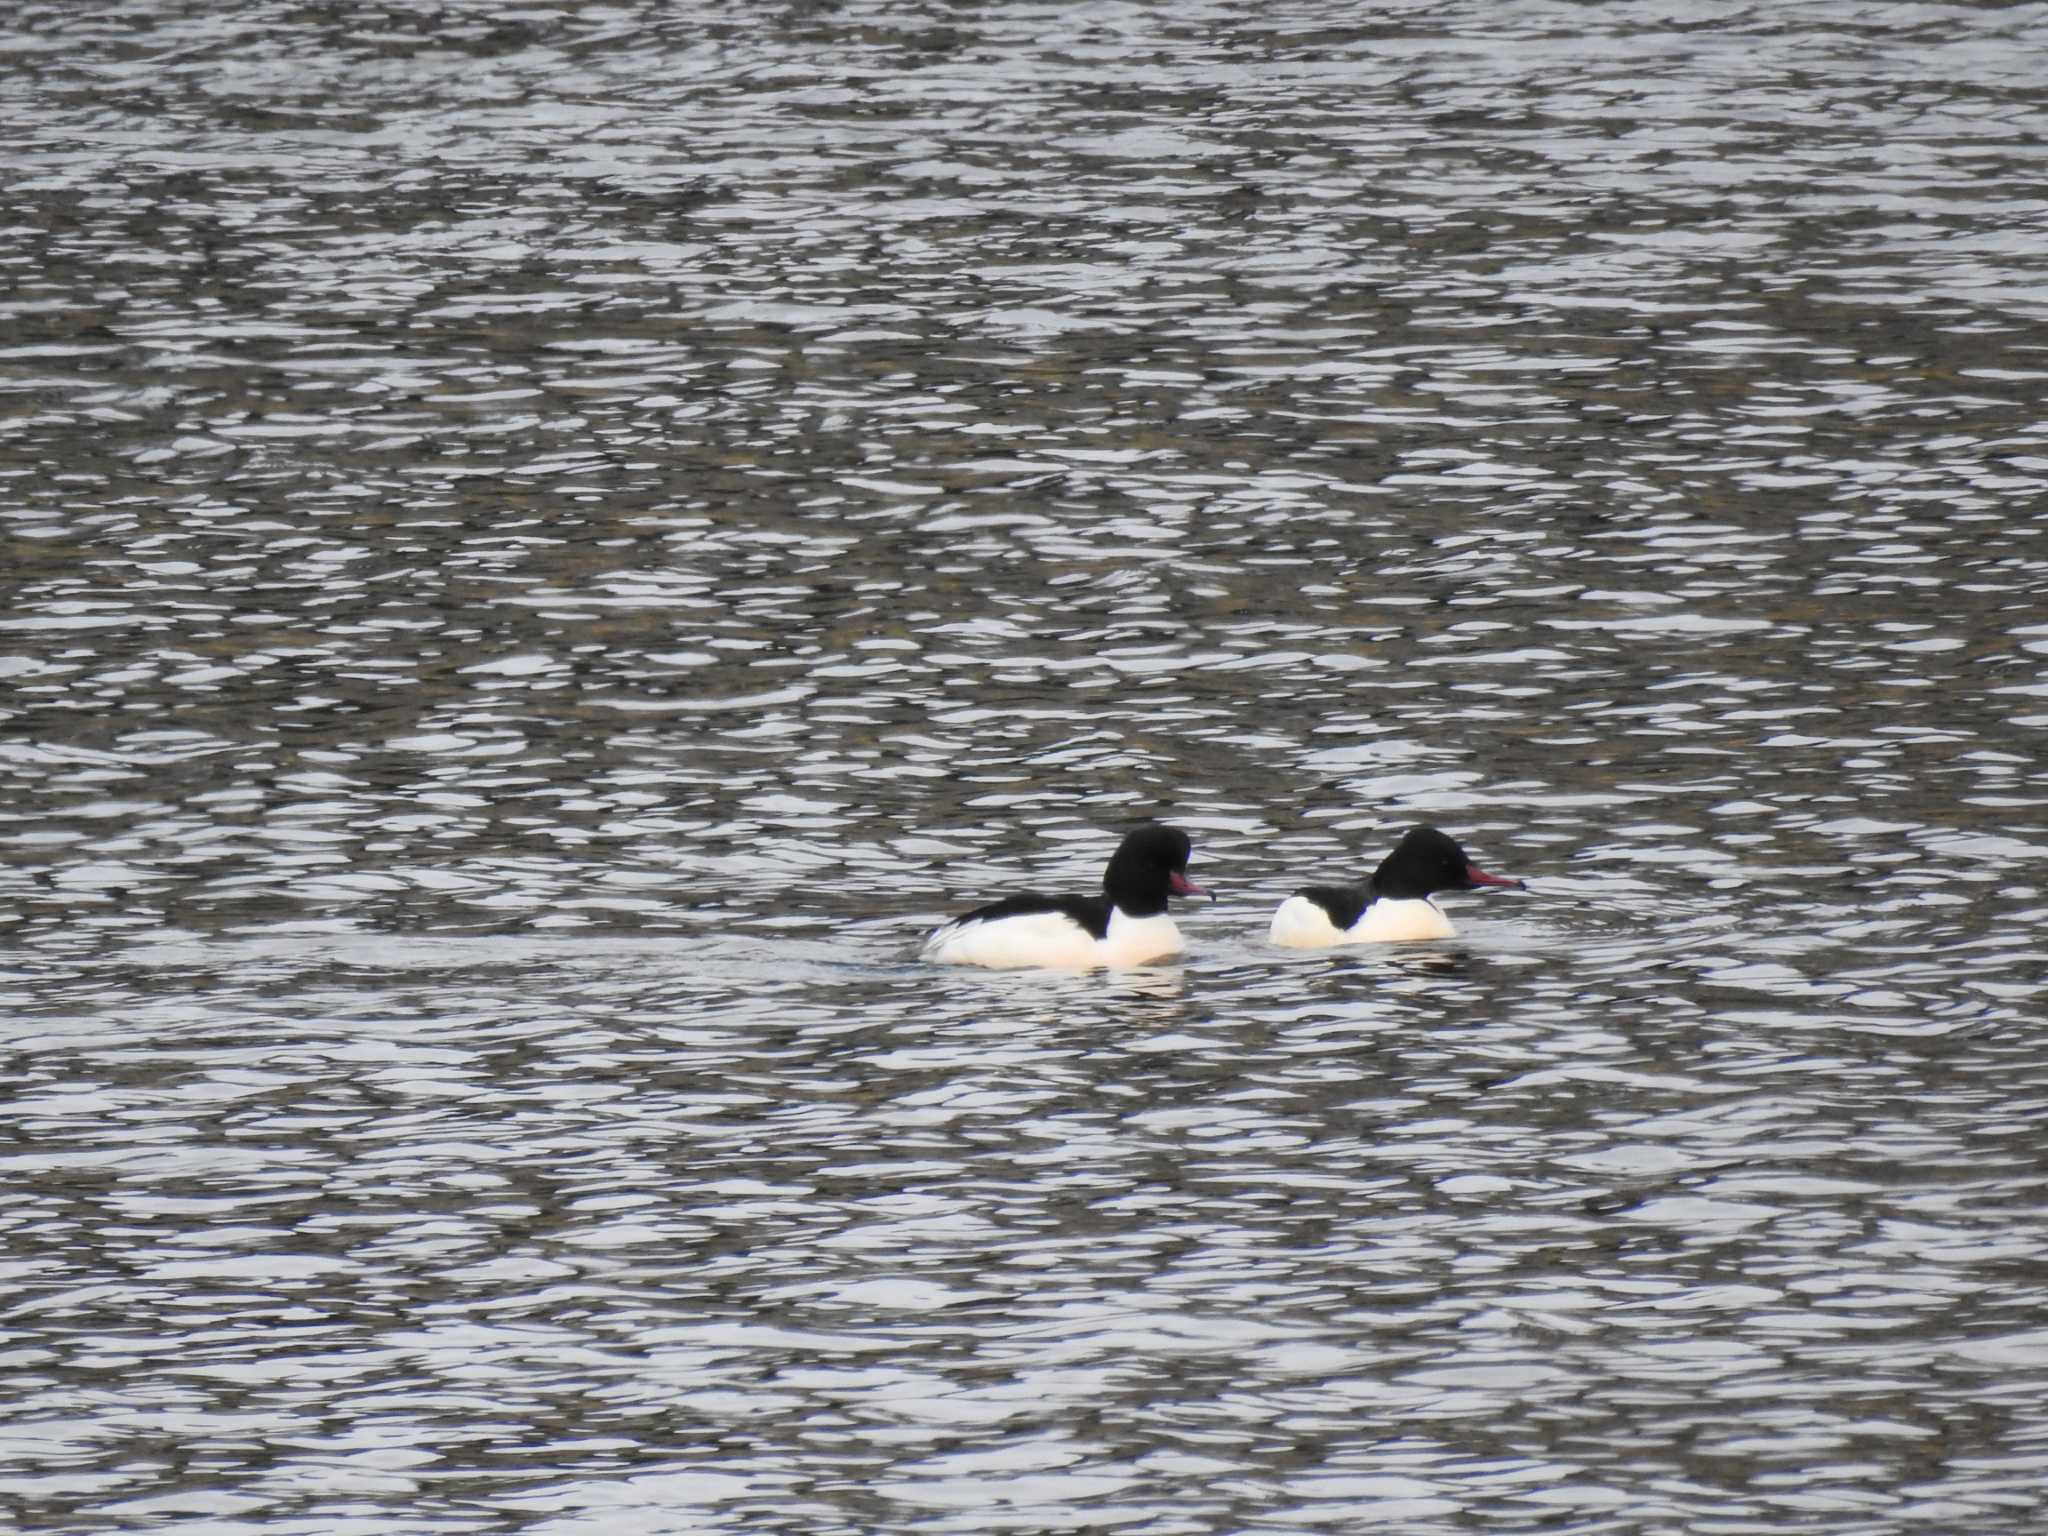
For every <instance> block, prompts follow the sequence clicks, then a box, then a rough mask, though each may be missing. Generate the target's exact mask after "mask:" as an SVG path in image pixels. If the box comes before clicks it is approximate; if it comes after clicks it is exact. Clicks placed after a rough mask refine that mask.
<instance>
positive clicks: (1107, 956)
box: [1096, 907, 1181, 965]
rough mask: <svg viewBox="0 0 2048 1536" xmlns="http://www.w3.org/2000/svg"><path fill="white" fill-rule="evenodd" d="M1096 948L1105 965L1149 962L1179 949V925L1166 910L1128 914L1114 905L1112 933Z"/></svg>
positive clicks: (1111, 923) (1144, 963)
mask: <svg viewBox="0 0 2048 1536" xmlns="http://www.w3.org/2000/svg"><path fill="white" fill-rule="evenodd" d="M1096 948H1097V949H1098V950H1100V951H1101V956H1102V958H1101V962H1100V963H1101V964H1103V965H1146V964H1149V963H1150V962H1151V961H1154V960H1164V959H1165V958H1166V957H1167V956H1169V955H1177V954H1179V953H1180V951H1181V942H1180V929H1178V928H1176V927H1175V926H1174V923H1173V919H1172V918H1171V917H1169V916H1167V915H1166V914H1165V913H1164V912H1161V913H1159V914H1158V915H1157V916H1154V917H1126V916H1125V915H1124V914H1123V913H1122V912H1121V911H1119V910H1118V909H1117V908H1115V907H1111V908H1110V909H1109V937H1107V938H1106V939H1104V940H1103V941H1102V942H1101V943H1100V944H1098V945H1097V946H1096Z"/></svg>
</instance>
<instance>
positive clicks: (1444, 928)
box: [1266, 896, 1457, 949]
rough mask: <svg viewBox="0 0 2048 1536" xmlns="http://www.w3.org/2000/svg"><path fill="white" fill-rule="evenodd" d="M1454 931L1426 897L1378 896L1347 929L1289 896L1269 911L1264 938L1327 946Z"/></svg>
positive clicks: (1439, 936)
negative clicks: (1269, 922)
mask: <svg viewBox="0 0 2048 1536" xmlns="http://www.w3.org/2000/svg"><path fill="white" fill-rule="evenodd" d="M1456 932H1457V930H1456V929H1455V928H1453V927H1452V926H1451V920H1450V919H1449V918H1448V917H1445V916H1444V913H1443V908H1441V907H1439V906H1438V905H1437V904H1436V903H1435V902H1433V901H1430V900H1428V899H1427V898H1426V897H1422V898H1417V899H1414V900H1410V901H1394V900H1390V899H1388V898H1385V897H1382V898H1381V899H1380V900H1378V901H1376V902H1374V903H1373V904H1372V905H1371V906H1369V907H1367V908H1366V909H1365V911H1363V912H1362V913H1360V914H1359V917H1358V921H1357V922H1355V923H1353V924H1352V925H1351V926H1350V927H1349V928H1339V927H1337V926H1336V924H1334V923H1332V922H1331V921H1330V914H1329V913H1327V912H1325V911H1324V910H1323V909H1322V908H1321V907H1319V906H1317V905H1316V904H1315V903H1314V902H1312V901H1310V900H1309V899H1308V898H1307V897H1306V896H1290V897H1288V898H1287V899H1286V900H1285V901H1283V902H1281V903H1280V907H1279V910H1278V911H1276V912H1275V913H1274V914H1273V927H1272V929H1271V931H1270V932H1269V933H1268V934H1267V935H1266V937H1267V938H1268V939H1269V940H1270V941H1271V942H1272V943H1275V944H1284V945H1286V946H1287V947H1288V948H1289V949H1327V948H1328V947H1329V946H1331V945H1333V944H1400V943H1404V942H1406V941H1407V940H1410V939H1448V938H1450V937H1452V936H1453V935H1454V934H1456Z"/></svg>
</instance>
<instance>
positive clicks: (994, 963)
mask: <svg viewBox="0 0 2048 1536" xmlns="http://www.w3.org/2000/svg"><path fill="white" fill-rule="evenodd" d="M1190 847H1191V845H1190V844H1189V842H1188V835H1187V833H1185V832H1183V831H1181V830H1180V828H1178V827H1169V826H1163V825H1161V824H1160V823H1158V822H1147V823H1146V824H1145V825H1144V826H1141V827H1139V828H1138V829H1137V830H1135V831H1133V832H1131V833H1130V834H1129V835H1127V836H1126V837H1125V838H1124V840H1123V842H1122V843H1120V844H1119V845H1118V847H1117V850H1116V852H1115V854H1114V855H1112V856H1111V858H1110V861H1109V867H1108V868H1107V869H1105V870H1104V871H1103V872H1102V894H1101V895H1100V896H1039V895H1035V894H1028V895H1020V896H1006V897H1004V898H1003V899H1002V900H1001V901H996V902H991V903H989V905H987V906H985V907H976V908H975V909H974V910H973V911H972V912H969V913H968V914H967V915H966V916H964V917H956V918H954V919H953V921H952V922H950V923H947V924H946V925H945V926H944V927H941V928H935V929H933V930H932V934H931V937H929V938H927V939H926V940H925V941H924V950H923V958H924V959H926V960H931V961H934V962H936V963H937V964H940V965H986V966H991V967H994V968H997V969H1013V968H1016V967H1021V966H1057V967H1063V968H1069V969H1078V968H1082V967H1086V966H1092V965H1144V964H1146V963H1147V962H1148V961H1152V960H1163V959H1165V958H1166V957H1167V956H1169V955H1177V954H1179V953H1180V950H1181V941H1180V930H1179V929H1178V928H1176V927H1175V926H1174V925H1173V919H1172V918H1171V917H1169V916H1167V912H1166V900H1167V897H1169V896H1206V895H1208V894H1209V893H1208V892H1207V891H1205V890H1203V889H1202V888H1201V887H1200V886H1199V885H1196V884H1195V883H1194V882H1193V881H1191V880H1189V879H1188V877H1187V873H1186V871H1187V867H1188V854H1189V852H1190Z"/></svg>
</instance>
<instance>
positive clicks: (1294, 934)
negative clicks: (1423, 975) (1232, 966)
mask: <svg viewBox="0 0 2048 1536" xmlns="http://www.w3.org/2000/svg"><path fill="white" fill-rule="evenodd" d="M1483 885H1505V886H1510V887H1512V888H1513V889H1515V890H1518V891H1521V890H1527V889H1528V887H1527V886H1525V885H1523V884H1522V882H1521V881H1519V880H1510V879H1508V878H1506V877H1505V876H1502V875H1489V874H1488V873H1487V872H1486V871H1485V870H1483V869H1481V868H1480V867H1479V866H1478V865H1477V864H1474V863H1473V862H1472V861H1471V860H1470V859H1468V858H1467V857H1465V850H1464V849H1462V848H1460V847H1459V846H1458V845H1457V843H1456V842H1455V841H1454V840H1452V839H1451V838H1450V837H1448V836H1447V835H1445V834H1444V833H1442V832H1439V831H1437V829H1436V828H1435V827H1415V828H1412V829H1411V830H1410V831H1409V832H1408V834H1407V836H1405V837H1403V838H1402V839H1401V841H1400V842H1399V843H1397V844H1395V845H1394V851H1393V852H1392V853H1390V854H1388V855H1387V856H1386V858H1385V859H1383V860H1381V861H1380V867H1379V868H1378V869H1376V870H1374V871H1373V872H1372V878H1371V879H1370V880H1365V881H1361V882H1360V883H1359V884H1357V885H1311V886H1308V887H1306V888H1305V889H1303V890H1301V891H1299V892H1297V893H1296V894H1294V895H1292V896H1290V897H1288V898H1287V899H1286V900H1285V901H1283V902H1281V903H1280V909H1279V910H1278V911H1277V912H1275V913H1274V914H1273V928H1272V931H1271V932H1270V933H1269V934H1268V935H1267V937H1268V938H1269V939H1270V940H1271V941H1272V942H1273V943H1275V944H1284V945H1286V946H1287V947H1288V948H1290V949H1321V948H1323V947H1324V946H1326V945H1330V944H1385V943H1397V942H1399V941H1401V940H1403V939H1448V938H1450V937H1451V936H1452V934H1454V933H1456V932H1457V930H1456V929H1455V928H1453V927H1452V926H1451V920H1450V919H1449V918H1448V917H1446V916H1444V911H1443V908H1441V907H1439V906H1438V905H1437V904H1436V903H1435V902H1433V901H1431V900H1430V899H1429V898H1430V895H1431V893H1433V892H1436V891H1469V890H1472V889H1474V888H1476V887H1478V886H1483Z"/></svg>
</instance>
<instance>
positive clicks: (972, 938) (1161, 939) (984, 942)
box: [922, 909, 1181, 971]
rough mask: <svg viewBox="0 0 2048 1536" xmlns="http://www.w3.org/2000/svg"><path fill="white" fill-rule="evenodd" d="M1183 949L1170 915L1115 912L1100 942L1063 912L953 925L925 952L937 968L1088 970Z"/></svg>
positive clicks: (1158, 957)
mask: <svg viewBox="0 0 2048 1536" xmlns="http://www.w3.org/2000/svg"><path fill="white" fill-rule="evenodd" d="M1180 947H1181V943H1180V930H1179V929H1178V928H1176V927H1174V925H1173V919H1172V918H1170V917H1168V916H1166V915H1165V914H1164V913H1161V914H1160V915H1159V916H1158V917H1126V916H1125V915H1124V914H1123V913H1121V912H1118V911H1115V910H1114V909H1112V910H1111V912H1110V914H1109V937H1108V938H1106V939H1100V940H1098V939H1097V938H1096V937H1095V936H1094V935H1093V934H1091V933H1090V932H1089V931H1088V930H1087V929H1085V928H1083V927H1082V926H1081V925H1080V924H1079V923H1077V922H1075V921H1074V920H1073V919H1072V918H1071V917H1068V916H1067V915H1066V914H1065V913H1063V912H1030V913H1026V914H1024V915H1023V916H1021V917H999V918H997V919H995V920H994V921H993V922H986V921H983V922H969V923H948V924H946V926H945V927H943V928H936V929H934V930H932V934H931V937H930V938H928V939H926V940H925V941H924V950H923V952H922V953H923V958H924V959H926V960H929V961H931V962H932V963H933V964H935V965H985V966H988V967H989V968H991V969H992V970H999V971H1010V970H1023V969H1026V968H1033V967H1046V968H1051V969H1056V970H1082V969H1085V968H1086V967H1088V966H1091V965H1144V964H1146V963H1147V962H1148V961H1152V960H1162V959H1164V958H1165V957H1166V956H1168V955H1175V954H1179V953H1180Z"/></svg>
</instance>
